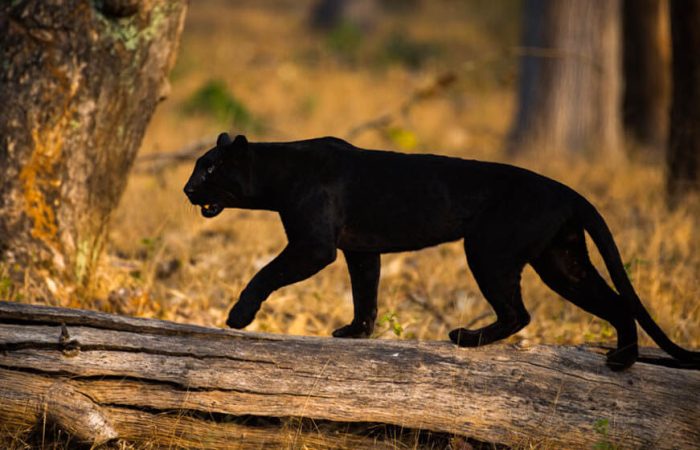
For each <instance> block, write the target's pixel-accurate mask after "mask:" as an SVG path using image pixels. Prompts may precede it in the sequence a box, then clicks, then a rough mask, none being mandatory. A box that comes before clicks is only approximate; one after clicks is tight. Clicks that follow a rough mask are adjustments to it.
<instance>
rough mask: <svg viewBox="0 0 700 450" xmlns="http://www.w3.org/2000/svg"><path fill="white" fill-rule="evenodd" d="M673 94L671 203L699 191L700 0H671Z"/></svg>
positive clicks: (668, 182) (669, 172)
mask: <svg viewBox="0 0 700 450" xmlns="http://www.w3.org/2000/svg"><path fill="white" fill-rule="evenodd" d="M671 36H672V42H673V97H672V103H671V129H670V133H669V134H670V136H669V144H668V146H669V148H668V153H667V165H668V170H667V187H668V195H669V201H670V204H671V206H675V205H677V204H679V203H680V202H681V201H682V199H683V197H684V196H685V195H686V194H688V193H691V192H693V193H700V57H699V55H700V1H698V0H672V1H671Z"/></svg>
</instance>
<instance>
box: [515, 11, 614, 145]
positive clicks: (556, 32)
mask: <svg viewBox="0 0 700 450" xmlns="http://www.w3.org/2000/svg"><path fill="white" fill-rule="evenodd" d="M620 13H621V3H620V0H605V1H599V0H556V1H550V0H525V2H524V11H523V20H524V22H523V37H522V41H523V49H522V52H523V55H522V57H521V66H520V67H521V68H520V87H519V93H518V106H517V113H516V117H515V121H514V124H513V129H512V131H511V140H510V144H509V147H510V148H509V149H510V151H511V153H515V152H520V151H525V150H538V151H553V152H579V151H591V150H594V151H599V150H600V151H604V152H606V154H620V153H621V151H622V149H621V145H620V144H621V129H622V126H621V118H620V116H621V114H620V110H621V108H620V103H621V52H620V41H621V39H620V33H621V30H620V28H621V26H620V22H621V21H620Z"/></svg>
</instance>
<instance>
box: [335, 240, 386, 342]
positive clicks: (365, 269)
mask: <svg viewBox="0 0 700 450" xmlns="http://www.w3.org/2000/svg"><path fill="white" fill-rule="evenodd" d="M343 254H344V255H345V261H346V262H347V264H348V271H349V272H350V283H351V285H352V303H353V307H354V309H355V312H354V317H353V319H352V322H350V323H349V324H348V325H345V326H344V327H340V328H338V329H337V330H335V331H334V332H333V336H334V337H344V338H365V337H369V336H370V335H371V334H372V331H374V321H375V319H376V318H377V289H378V287H379V270H380V255H379V253H364V252H351V251H347V250H344V251H343Z"/></svg>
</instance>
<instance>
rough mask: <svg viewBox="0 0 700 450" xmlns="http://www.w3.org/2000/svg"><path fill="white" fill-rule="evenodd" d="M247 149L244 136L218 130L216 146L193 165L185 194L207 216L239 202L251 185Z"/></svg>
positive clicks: (216, 213) (248, 151) (237, 204)
mask: <svg viewBox="0 0 700 450" xmlns="http://www.w3.org/2000/svg"><path fill="white" fill-rule="evenodd" d="M250 183H251V180H250V150H249V148H248V141H247V140H246V138H245V136H242V135H238V136H236V139H234V140H233V142H232V141H231V138H230V137H229V135H228V134H226V133H221V134H220V135H219V138H218V139H217V140H216V147H214V148H212V149H211V150H209V151H208V152H206V153H205V154H204V155H203V156H202V157H200V158H199V159H198V160H197V162H196V163H195V165H194V171H193V172H192V175H190V179H189V180H187V184H185V194H186V195H187V198H188V199H189V200H190V202H192V204H193V205H198V206H200V207H201V208H202V209H201V211H202V215H203V216H204V217H207V218H211V217H214V216H217V215H218V214H219V213H220V212H221V211H223V209H224V208H231V207H237V206H240V205H241V201H242V200H244V198H245V196H246V195H247V193H248V191H249V189H250Z"/></svg>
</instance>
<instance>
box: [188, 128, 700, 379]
mask: <svg viewBox="0 0 700 450" xmlns="http://www.w3.org/2000/svg"><path fill="white" fill-rule="evenodd" d="M185 193H186V194H187V197H188V198H189V200H190V201H191V202H192V203H193V204H195V205H199V206H201V212H202V215H203V216H204V217H207V218H212V217H214V216H216V215H218V214H219V213H220V212H221V211H222V210H223V209H224V208H246V209H262V210H269V211H276V212H278V213H279V215H280V218H281V220H282V224H283V226H284V230H285V233H286V235H287V238H288V244H287V246H286V247H285V248H284V250H283V251H282V252H281V253H280V254H279V255H278V256H277V257H276V258H275V259H274V260H273V261H271V262H270V263H269V264H268V265H266V266H265V267H263V268H262V269H261V270H260V271H259V272H258V273H257V274H256V275H255V276H254V277H253V279H252V280H251V281H250V282H249V283H248V285H247V286H246V287H245V289H243V292H241V295H240V298H239V300H238V302H237V303H236V304H235V305H234V306H233V308H232V309H231V312H230V313H229V317H228V320H227V321H226V324H227V325H228V326H230V327H233V328H243V327H245V326H247V325H248V324H250V323H251V322H252V321H253V319H254V317H255V314H256V313H257V311H258V310H259V309H260V306H261V304H262V302H263V301H265V299H267V297H268V296H269V295H270V294H271V293H272V292H274V291H275V290H277V289H279V288H281V287H283V286H286V285H289V284H292V283H296V282H298V281H301V280H304V279H306V278H309V277H310V276H312V275H314V274H315V273H317V272H318V271H320V270H321V269H323V268H324V267H325V266H327V265H328V264H330V263H332V262H333V261H334V260H335V259H336V254H337V249H340V250H341V251H342V252H343V254H344V255H345V259H346V261H347V265H348V270H349V272H350V280H351V283H352V297H353V305H354V318H353V320H352V322H350V323H349V324H348V325H345V326H344V327H342V328H339V329H337V330H335V331H334V332H333V336H336V337H344V338H361V337H368V336H369V335H370V334H371V333H372V330H373V327H374V322H375V319H376V315H377V287H378V282H379V270H380V255H381V254H382V253H389V252H402V251H409V250H418V249H421V248H425V247H429V246H433V245H437V244H440V243H442V242H448V241H455V240H458V239H464V249H465V252H466V254H467V261H468V265H469V268H470V269H471V271H472V273H473V274H474V278H475V279H476V281H477V283H478V285H479V288H480V289H481V291H482V293H483V295H484V297H485V298H486V300H488V302H489V303H490V304H491V306H492V307H493V310H494V311H495V313H496V316H497V319H496V321H495V322H494V323H492V324H490V325H488V326H485V327H483V328H480V329H476V330H469V329H466V328H457V329H455V330H452V331H451V332H450V333H449V337H450V340H451V341H452V342H454V343H455V344H457V345H459V346H463V347H475V346H480V345H486V344H489V343H491V342H494V341H497V340H500V339H504V338H506V337H508V336H510V335H512V334H514V333H516V332H517V331H518V330H520V329H522V328H523V327H525V326H526V325H527V324H528V323H529V321H530V315H529V314H528V312H527V310H526V309H525V306H524V305H523V301H522V297H521V294H520V275H521V272H522V270H523V268H524V266H525V264H530V265H531V266H532V267H533V268H534V269H535V271H536V272H537V273H538V274H539V276H540V277H541V278H542V280H543V281H544V282H545V283H546V284H547V285H548V286H549V287H550V288H552V289H553V290H554V291H556V292H557V293H559V294H560V295H561V296H562V297H564V298H566V299H568V300H569V301H571V302H573V303H574V304H576V305H578V306H579V307H581V308H583V309H584V310H585V311H588V312H589V313H592V314H595V315H596V316H598V317H600V318H602V319H604V320H606V321H608V322H610V323H611V324H612V325H613V326H614V327H615V329H616V331H617V348H616V349H615V350H612V351H611V352H610V353H609V354H608V356H607V364H608V366H609V367H610V368H611V369H613V370H623V369H625V368H627V367H630V366H631V365H632V364H634V362H635V361H636V359H637V357H638V348H637V327H636V322H639V324H640V325H641V326H642V328H643V329H644V330H645V331H646V332H647V333H648V334H649V335H650V336H651V337H652V338H653V339H654V341H655V342H656V343H657V344H658V345H659V346H660V347H661V348H662V349H664V350H665V351H666V352H668V353H669V354H670V355H671V356H673V357H675V358H676V359H678V360H679V361H681V363H682V364H684V365H688V366H690V365H692V366H695V365H700V352H692V351H688V350H685V349H683V348H681V347H679V346H678V345H676V344H675V343H673V342H672V341H671V340H670V339H669V338H668V337H667V336H666V335H665V334H664V332H663V331H662V330H661V329H660V328H659V326H658V325H657V324H656V323H655V322H654V320H653V319H652V318H651V316H650V315H649V313H648V312H647V310H646V309H645V308H644V306H643V305H642V303H641V301H640V300H639V297H638V296H637V294H636V293H635V290H634V288H633V287H632V284H631V283H630V281H629V279H628V277H627V274H626V273H625V270H624V267H623V265H622V262H621V259H620V254H619V252H618V249H617V246H616V245H615V242H614V241H613V237H612V235H611V233H610V230H609V229H608V227H607V225H606V224H605V222H604V220H603V218H602V217H601V216H600V214H599V213H598V211H597V210H596V209H595V207H593V206H592V205H591V204H590V203H589V202H588V201H587V200H586V199H585V198H583V197H582V196H581V195H580V194H578V193H577V192H575V191H574V190H572V189H571V188H569V187H567V186H565V185H563V184H561V183H558V182H556V181H554V180H551V179H549V178H546V177H544V176H541V175H538V174H536V173H533V172H530V171H528V170H525V169H521V168H518V167H514V166H510V165H506V164H497V163H490V162H481V161H473V160H463V159H458V158H451V157H446V156H437V155H429V154H410V155H409V154H402V153H397V152H389V151H377V150H364V149H360V148H357V147H354V146H353V145H351V144H349V143H347V142H345V141H343V140H341V139H337V138H333V137H324V138H319V139H309V140H304V141H296V142H279V143H249V142H248V141H247V140H246V138H245V137H244V136H237V137H236V138H235V139H234V140H233V141H231V139H230V138H229V136H228V135H227V134H226V133H222V134H221V135H220V136H219V138H218V140H217V143H216V147H214V148H212V149H211V150H209V151H208V152H207V153H206V154H204V155H203V156H202V157H200V158H199V159H198V160H197V162H196V164H195V167H194V172H193V173H192V176H191V177H190V179H189V181H188V182H187V184H186V186H185ZM584 232H587V233H588V234H589V235H590V237H591V238H592V240H593V242H594V243H595V245H596V246H597V247H598V249H599V251H600V253H601V255H602V256H603V259H604V261H605V265H606V267H607V269H608V272H609V273H610V276H611V279H612V281H613V284H614V286H615V288H616V290H617V291H615V290H613V289H612V288H611V287H610V286H609V285H608V284H607V283H606V281H605V280H604V279H603V278H602V277H601V275H600V274H599V273H598V271H597V270H596V269H595V268H594V266H593V264H592V263H591V261H590V259H589V256H588V251H587V248H586V241H585V237H584Z"/></svg>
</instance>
